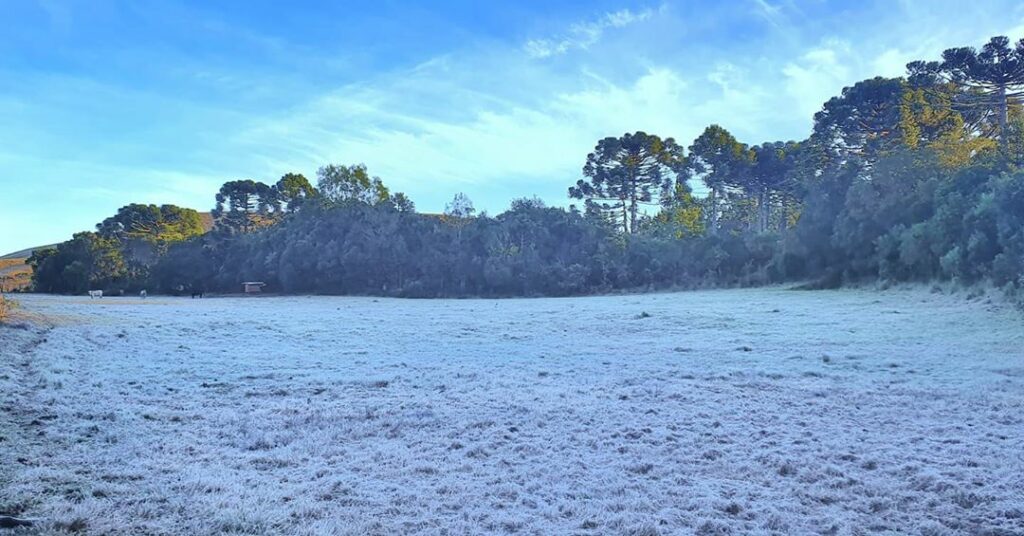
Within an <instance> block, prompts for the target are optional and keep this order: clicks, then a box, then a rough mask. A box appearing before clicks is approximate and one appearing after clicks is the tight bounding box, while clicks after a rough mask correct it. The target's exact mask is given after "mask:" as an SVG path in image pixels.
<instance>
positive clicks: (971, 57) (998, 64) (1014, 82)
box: [907, 36, 1024, 140]
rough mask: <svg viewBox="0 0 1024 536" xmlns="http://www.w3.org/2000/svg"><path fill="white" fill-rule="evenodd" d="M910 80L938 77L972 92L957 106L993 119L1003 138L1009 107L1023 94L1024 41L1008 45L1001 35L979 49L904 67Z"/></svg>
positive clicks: (958, 50)
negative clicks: (976, 111)
mask: <svg viewBox="0 0 1024 536" xmlns="http://www.w3.org/2000/svg"><path fill="white" fill-rule="evenodd" d="M907 69H908V71H909V74H910V76H911V78H912V79H921V78H933V79H936V78H942V79H944V80H948V81H950V82H952V83H953V84H956V85H959V86H964V87H966V88H968V89H970V90H972V91H970V92H967V93H965V94H964V95H963V98H961V99H960V100H959V101H958V102H957V104H958V105H960V106H961V107H963V108H969V109H974V110H981V111H983V112H984V113H986V114H991V115H992V116H994V119H995V121H994V122H995V124H996V125H997V127H998V130H997V131H996V134H998V136H999V137H1000V138H1001V139H1004V140H1005V138H1006V135H1007V128H1008V125H1009V114H1010V108H1011V105H1012V103H1013V102H1015V101H1016V100H1017V99H1019V98H1020V97H1021V96H1022V95H1024V91H1022V90H1024V39H1022V40H1020V41H1018V42H1017V43H1016V44H1011V43H1010V39H1009V38H1007V37H1005V36H996V37H993V38H992V39H990V40H989V42H988V43H986V44H985V45H984V46H983V47H982V48H981V50H980V51H979V50H977V49H975V48H974V47H957V48H950V49H947V50H946V51H944V52H943V53H942V61H941V62H937V61H931V62H927V61H915V62H911V63H910V64H908V65H907Z"/></svg>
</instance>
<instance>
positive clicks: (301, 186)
mask: <svg viewBox="0 0 1024 536" xmlns="http://www.w3.org/2000/svg"><path fill="white" fill-rule="evenodd" d="M274 190H275V191H276V192H277V200H278V202H279V203H281V207H280V209H279V210H281V209H283V210H286V211H288V212H295V211H296V210H298V209H299V208H300V207H301V206H302V205H303V204H304V203H306V202H308V201H309V200H311V199H314V198H316V196H317V195H318V192H317V190H316V188H314V187H313V185H312V184H310V183H309V180H308V179H306V177H305V176H304V175H302V174H301V173H286V174H284V176H282V177H281V179H280V180H278V181H277V183H276V184H274Z"/></svg>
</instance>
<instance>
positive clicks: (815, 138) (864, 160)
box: [811, 77, 904, 169]
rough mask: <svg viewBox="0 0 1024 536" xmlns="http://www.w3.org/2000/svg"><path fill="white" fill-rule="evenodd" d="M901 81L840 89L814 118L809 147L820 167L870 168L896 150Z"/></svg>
mask: <svg viewBox="0 0 1024 536" xmlns="http://www.w3.org/2000/svg"><path fill="white" fill-rule="evenodd" d="M902 97H903V81H902V80H901V79H899V78H882V77H876V78H872V79H869V80H864V81H861V82H857V83H856V84H854V85H853V86H851V87H845V88H843V91H842V94H841V95H839V96H838V97H833V98H831V99H829V100H828V101H827V102H826V103H825V104H824V106H822V109H821V111H820V112H818V113H816V114H815V115H814V131H813V133H812V134H811V141H812V143H813V144H815V145H817V146H818V147H820V148H821V150H822V152H823V156H824V159H825V160H824V162H823V164H824V167H825V168H826V169H834V168H836V167H838V166H842V165H846V164H853V165H862V166H870V165H871V164H872V163H873V162H875V161H876V160H877V159H878V158H879V157H881V156H884V155H886V154H888V153H890V152H892V151H893V150H895V149H897V148H899V147H900V144H901V143H902V141H903V139H904V136H903V134H902V132H901V131H900V107H901V104H902Z"/></svg>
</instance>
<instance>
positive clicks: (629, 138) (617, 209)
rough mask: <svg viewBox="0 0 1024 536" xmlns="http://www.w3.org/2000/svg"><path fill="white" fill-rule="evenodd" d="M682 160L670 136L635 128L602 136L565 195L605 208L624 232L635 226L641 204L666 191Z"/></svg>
mask: <svg viewBox="0 0 1024 536" xmlns="http://www.w3.org/2000/svg"><path fill="white" fill-rule="evenodd" d="M683 163H684V159H683V149H682V147H680V146H679V145H678V144H676V142H675V140H673V139H672V138H666V139H664V140H662V139H661V138H659V137H658V136H655V135H653V134H647V133H645V132H636V133H633V134H628V133H627V134H624V135H623V136H622V137H619V138H611V137H609V138H605V139H603V140H601V141H599V142H598V143H597V147H595V148H594V152H592V153H590V154H589V155H588V156H587V162H586V164H585V165H584V166H583V175H584V176H585V177H587V179H588V180H580V181H578V182H577V183H576V185H575V186H573V187H570V188H569V196H570V197H572V198H575V199H585V200H586V201H587V206H588V207H593V208H592V210H600V211H603V212H605V213H606V214H607V215H608V217H610V218H613V219H614V220H615V221H617V223H618V225H619V226H620V227H621V229H622V230H623V232H625V233H627V234H628V233H633V232H636V230H637V219H638V217H639V216H640V207H641V205H645V204H647V205H653V204H656V203H657V201H656V200H655V198H654V195H655V193H656V192H657V193H662V192H669V191H670V189H671V188H672V186H673V180H674V179H675V177H676V174H677V173H678V172H679V171H680V170H681V169H682V167H683Z"/></svg>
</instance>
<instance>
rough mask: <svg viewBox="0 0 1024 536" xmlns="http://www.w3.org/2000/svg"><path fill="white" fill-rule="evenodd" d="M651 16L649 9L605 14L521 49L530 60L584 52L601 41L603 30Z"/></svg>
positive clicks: (622, 10)
mask: <svg viewBox="0 0 1024 536" xmlns="http://www.w3.org/2000/svg"><path fill="white" fill-rule="evenodd" d="M653 15H654V11H653V10H651V9H645V10H643V11H639V12H633V11H631V10H629V9H621V10H619V11H614V12H610V13H605V14H604V15H603V16H601V17H600V18H598V19H596V20H591V21H587V22H578V23H575V24H573V25H571V26H570V27H569V29H568V31H567V32H566V33H565V34H564V35H561V36H557V37H553V38H547V39H531V40H529V41H527V42H526V44H525V45H523V49H524V50H525V51H526V53H527V55H529V56H530V57H532V58H547V57H550V56H557V55H560V54H565V53H566V52H569V51H571V50H573V49H581V50H586V49H588V48H590V46H591V45H593V44H595V43H597V42H598V41H600V40H601V36H602V35H603V34H604V32H605V30H608V29H611V28H623V27H625V26H629V25H631V24H635V23H637V22H641V21H645V20H647V19H649V18H651V16H653Z"/></svg>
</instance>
